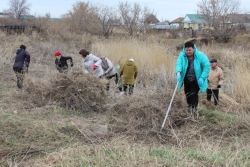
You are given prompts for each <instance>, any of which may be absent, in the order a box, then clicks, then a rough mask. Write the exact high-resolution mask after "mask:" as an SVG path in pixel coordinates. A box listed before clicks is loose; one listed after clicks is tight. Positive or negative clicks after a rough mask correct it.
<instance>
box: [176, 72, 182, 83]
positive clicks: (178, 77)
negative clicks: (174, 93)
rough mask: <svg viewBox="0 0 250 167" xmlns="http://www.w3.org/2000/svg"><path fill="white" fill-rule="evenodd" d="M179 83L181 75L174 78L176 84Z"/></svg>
mask: <svg viewBox="0 0 250 167" xmlns="http://www.w3.org/2000/svg"><path fill="white" fill-rule="evenodd" d="M180 81H181V75H180V74H178V75H177V76H176V82H177V83H178V82H180Z"/></svg>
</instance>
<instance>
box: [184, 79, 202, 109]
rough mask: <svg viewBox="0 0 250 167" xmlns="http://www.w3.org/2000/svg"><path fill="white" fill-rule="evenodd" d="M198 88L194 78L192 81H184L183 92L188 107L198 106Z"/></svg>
mask: <svg viewBox="0 0 250 167" xmlns="http://www.w3.org/2000/svg"><path fill="white" fill-rule="evenodd" d="M199 90H200V88H199V85H198V83H197V81H196V80H195V81H193V82H184V92H185V95H186V99H187V103H188V106H189V107H190V106H192V108H196V107H197V106H198V102H199V96H198V93H199Z"/></svg>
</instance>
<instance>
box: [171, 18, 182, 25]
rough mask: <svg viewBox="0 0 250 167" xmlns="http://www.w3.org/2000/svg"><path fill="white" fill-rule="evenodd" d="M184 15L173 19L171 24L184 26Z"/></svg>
mask: <svg viewBox="0 0 250 167" xmlns="http://www.w3.org/2000/svg"><path fill="white" fill-rule="evenodd" d="M183 19H184V18H183V17H179V18H177V19H175V20H173V21H171V22H170V25H172V26H175V27H177V28H183V22H182V21H183Z"/></svg>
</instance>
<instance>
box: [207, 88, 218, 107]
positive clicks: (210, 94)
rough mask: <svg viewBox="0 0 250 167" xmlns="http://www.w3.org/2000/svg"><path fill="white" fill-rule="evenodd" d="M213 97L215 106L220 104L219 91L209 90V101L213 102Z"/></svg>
mask: <svg viewBox="0 0 250 167" xmlns="http://www.w3.org/2000/svg"><path fill="white" fill-rule="evenodd" d="M212 95H213V97H214V105H216V106H217V105H218V103H219V89H207V100H208V101H211V98H212Z"/></svg>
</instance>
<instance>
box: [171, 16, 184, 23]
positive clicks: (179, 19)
mask: <svg viewBox="0 0 250 167" xmlns="http://www.w3.org/2000/svg"><path fill="white" fill-rule="evenodd" d="M183 19H184V18H183V17H179V18H177V19H175V20H173V21H171V22H170V23H182V21H183Z"/></svg>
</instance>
